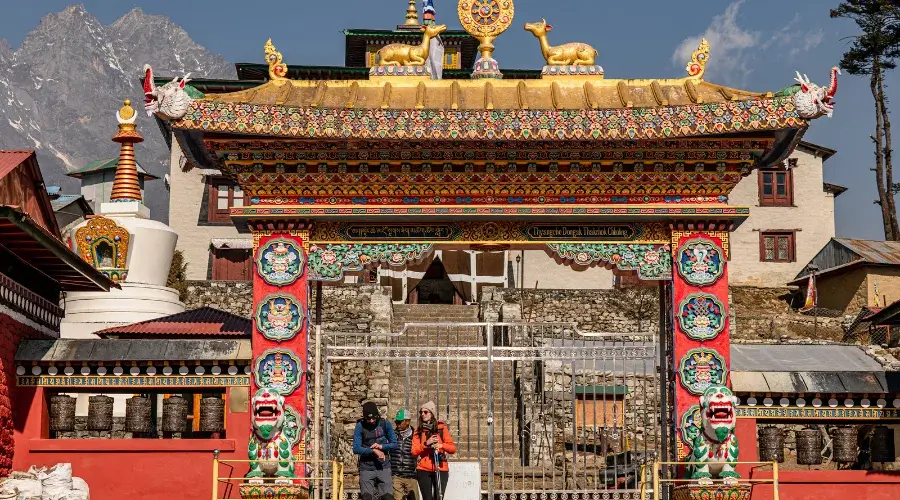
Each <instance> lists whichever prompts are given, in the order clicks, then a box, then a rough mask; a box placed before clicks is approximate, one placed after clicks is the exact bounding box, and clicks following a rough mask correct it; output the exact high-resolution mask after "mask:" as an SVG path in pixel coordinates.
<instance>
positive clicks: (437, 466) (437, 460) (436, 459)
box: [434, 450, 443, 500]
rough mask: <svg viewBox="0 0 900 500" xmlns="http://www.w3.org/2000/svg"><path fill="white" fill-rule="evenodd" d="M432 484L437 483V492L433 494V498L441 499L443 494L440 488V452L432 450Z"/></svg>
mask: <svg viewBox="0 0 900 500" xmlns="http://www.w3.org/2000/svg"><path fill="white" fill-rule="evenodd" d="M434 484H435V485H437V493H436V494H435V495H434V498H435V500H441V497H442V496H443V488H441V454H440V453H439V452H438V451H437V450H434Z"/></svg>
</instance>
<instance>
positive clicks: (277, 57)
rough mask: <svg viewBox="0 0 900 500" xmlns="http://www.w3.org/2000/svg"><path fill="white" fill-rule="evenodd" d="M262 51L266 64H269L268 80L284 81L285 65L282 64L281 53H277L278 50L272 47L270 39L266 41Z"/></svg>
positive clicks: (285, 74)
mask: <svg viewBox="0 0 900 500" xmlns="http://www.w3.org/2000/svg"><path fill="white" fill-rule="evenodd" d="M263 50H265V52H266V62H267V63H269V80H271V81H279V80H286V79H287V78H286V76H287V69H288V68H287V64H284V63H283V62H282V57H281V52H278V49H276V48H275V46H274V45H272V39H271V38H269V39H268V40H267V41H266V46H265V47H264V49H263Z"/></svg>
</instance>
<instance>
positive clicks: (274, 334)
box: [256, 293, 306, 342]
mask: <svg viewBox="0 0 900 500" xmlns="http://www.w3.org/2000/svg"><path fill="white" fill-rule="evenodd" d="M303 309H304V308H303V307H302V304H300V303H298V302H297V300H296V299H295V298H294V296H293V295H290V294H280V293H276V294H272V295H269V296H268V297H266V298H264V299H263V300H262V301H261V302H260V303H259V306H257V308H256V329H257V330H259V332H260V333H261V334H262V335H263V337H265V338H267V339H269V340H272V341H275V342H281V341H284V340H291V339H292V338H294V337H295V336H296V335H297V334H298V333H300V331H301V330H303V323H304V321H305V320H306V314H305V311H304V310H303Z"/></svg>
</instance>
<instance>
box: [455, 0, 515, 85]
mask: <svg viewBox="0 0 900 500" xmlns="http://www.w3.org/2000/svg"><path fill="white" fill-rule="evenodd" d="M457 13H458V15H459V23H460V24H461V25H462V27H463V29H464V30H466V32H467V33H469V34H470V35H472V36H473V37H475V38H476V39H478V41H479V42H480V43H479V45H478V51H479V52H481V57H479V58H478V60H477V61H475V70H474V71H473V72H472V78H474V79H478V78H495V79H502V78H503V74H502V73H500V64H499V63H498V62H497V61H496V60H495V59H494V58H493V53H494V44H493V41H494V40H495V39H496V38H497V37H498V36H500V35H501V34H503V32H504V31H506V30H507V29H509V27H510V26H511V25H512V20H513V15H514V14H515V5H514V4H513V0H459V5H458V6H457Z"/></svg>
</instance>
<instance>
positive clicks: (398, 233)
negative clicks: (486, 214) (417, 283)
mask: <svg viewBox="0 0 900 500" xmlns="http://www.w3.org/2000/svg"><path fill="white" fill-rule="evenodd" d="M343 233H344V237H345V238H347V239H348V240H351V241H352V240H366V241H429V242H431V241H451V240H453V239H454V238H456V237H457V236H459V229H458V228H456V227H454V226H452V225H449V224H444V225H430V224H390V225H385V224H372V225H368V224H353V225H349V226H347V227H346V228H344V230H343Z"/></svg>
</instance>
